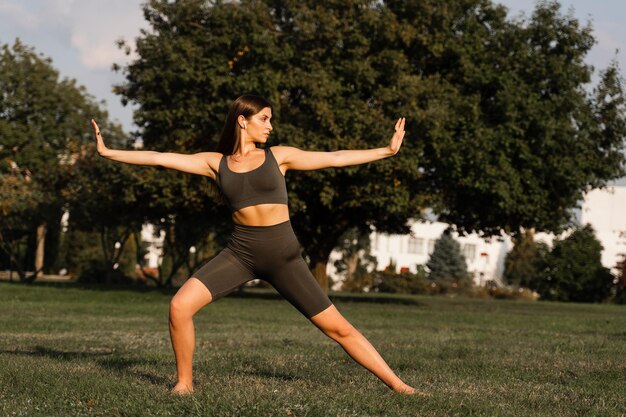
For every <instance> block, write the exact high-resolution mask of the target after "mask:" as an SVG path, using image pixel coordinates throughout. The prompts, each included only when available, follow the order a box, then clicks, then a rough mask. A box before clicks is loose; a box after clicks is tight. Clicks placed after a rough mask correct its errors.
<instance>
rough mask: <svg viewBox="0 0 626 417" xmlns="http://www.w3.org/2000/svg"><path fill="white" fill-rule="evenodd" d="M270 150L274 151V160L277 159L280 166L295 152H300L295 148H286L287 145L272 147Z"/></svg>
mask: <svg viewBox="0 0 626 417" xmlns="http://www.w3.org/2000/svg"><path fill="white" fill-rule="evenodd" d="M270 150H271V151H272V154H273V155H274V158H276V161H277V162H278V163H279V164H282V163H283V161H284V160H285V158H286V157H288V156H289V155H291V154H292V153H293V152H297V151H299V149H298V148H296V147H295V146H285V145H275V146H271V147H270Z"/></svg>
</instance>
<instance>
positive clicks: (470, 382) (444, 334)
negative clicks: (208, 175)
mask: <svg viewBox="0 0 626 417" xmlns="http://www.w3.org/2000/svg"><path fill="white" fill-rule="evenodd" d="M268 295H270V294H269V293H267V292H265V293H260V294H253V295H252V296H247V297H227V298H225V299H223V300H220V301H218V302H216V303H215V304H213V305H210V306H208V307H207V308H205V309H204V310H203V311H201V312H200V313H199V314H198V315H197V317H196V320H195V323H196V347H197V348H196V357H195V388H196V393H195V394H194V395H192V396H189V397H177V396H173V395H171V394H169V393H168V389H169V388H170V387H171V385H172V384H173V383H174V376H175V374H174V358H173V354H172V351H171V347H170V342H169V335H168V330H167V311H168V302H169V299H170V297H171V295H166V294H162V293H159V292H157V291H152V292H137V291H130V290H110V291H99V290H95V289H81V288H76V287H62V286H30V287H26V286H21V285H13V284H9V283H0V305H1V306H2V315H1V316H0V415H1V416H83V415H84V416H196V415H197V416H200V415H202V416H228V415H233V416H234V415H237V416H411V415H416V416H457V415H458V416H496V415H502V416H623V415H626V400H625V398H626V308H624V307H623V306H614V305H583V304H560V303H543V302H520V301H497V300H477V299H461V298H457V299H447V298H442V297H426V296H425V297H409V296H402V297H389V296H386V297H385V296H378V297H372V296H369V297H367V296H362V297H360V296H359V297H348V296H341V295H337V296H336V297H335V298H334V301H335V304H336V305H337V307H338V308H339V310H340V311H342V312H343V314H344V315H345V316H346V317H347V318H348V320H350V321H351V322H352V323H353V324H354V325H355V326H356V327H357V328H358V329H360V330H361V332H362V333H363V334H364V335H365V336H366V337H368V338H369V339H370V341H371V342H372V343H373V344H374V346H376V347H377V348H378V349H379V351H380V352H381V354H382V355H383V357H384V358H386V359H387V361H388V363H389V364H390V365H391V367H392V368H393V369H394V370H396V372H397V373H398V374H399V375H400V376H401V377H402V378H403V379H405V380H406V381H407V382H408V383H409V384H412V385H414V386H415V387H416V388H418V389H420V390H422V391H427V392H429V393H431V394H432V395H431V396H430V397H426V398H422V397H416V396H412V397H407V396H403V395H399V394H395V393H392V392H390V391H389V390H388V389H387V388H386V387H385V386H384V385H383V384H382V383H381V382H379V381H378V379H376V378H375V377H374V376H373V375H371V374H369V373H368V372H367V371H365V370H364V369H362V368H361V367H360V366H358V365H357V364H355V363H354V362H352V360H351V359H350V358H349V357H348V356H347V355H346V354H345V353H344V351H343V350H342V349H341V348H340V347H339V346H338V345H336V344H335V343H334V342H332V341H331V340H330V339H327V338H326V337H325V336H324V335H323V334H322V333H320V332H319V330H317V329H316V328H315V327H313V326H312V325H311V324H310V323H309V322H308V321H307V320H306V319H305V318H304V317H302V316H301V315H300V314H299V313H298V312H297V311H296V310H295V309H294V308H293V307H291V306H290V305H289V304H288V303H287V302H285V301H283V300H281V299H276V298H273V297H268Z"/></svg>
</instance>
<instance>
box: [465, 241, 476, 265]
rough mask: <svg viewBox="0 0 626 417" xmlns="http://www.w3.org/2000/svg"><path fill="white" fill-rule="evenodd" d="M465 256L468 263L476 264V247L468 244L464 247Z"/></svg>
mask: <svg viewBox="0 0 626 417" xmlns="http://www.w3.org/2000/svg"><path fill="white" fill-rule="evenodd" d="M463 256H465V260H466V261H467V262H474V259H476V245H474V244H471V243H467V244H465V245H463Z"/></svg>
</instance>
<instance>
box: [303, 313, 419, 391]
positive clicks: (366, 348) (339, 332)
mask: <svg viewBox="0 0 626 417" xmlns="http://www.w3.org/2000/svg"><path fill="white" fill-rule="evenodd" d="M310 320H311V321H312V322H313V324H315V325H316V326H317V327H318V328H319V329H320V330H321V331H322V332H324V334H326V336H328V337H330V338H331V339H333V340H334V341H336V342H337V343H339V344H340V345H341V347H342V348H343V350H345V351H346V353H347V354H348V355H350V356H351V357H352V359H354V360H355V361H356V362H357V363H359V364H360V365H362V366H363V367H364V368H365V369H367V370H368V371H370V372H372V373H373V374H374V375H376V376H377V377H378V378H379V379H380V380H381V381H383V382H384V383H385V384H386V385H387V386H388V387H389V388H391V389H392V390H394V391H397V392H401V393H404V394H414V393H415V389H414V388H413V387H411V386H409V385H407V384H405V383H404V382H403V381H402V380H401V379H400V378H398V376H397V375H396V374H395V373H394V372H393V371H392V370H391V368H389V365H387V363H386V362H385V360H384V359H383V358H382V357H381V356H380V354H379V353H378V352H377V351H376V349H374V346H372V344H371V343H370V342H369V341H368V340H367V339H366V338H365V337H364V336H363V335H362V334H361V333H360V332H359V331H358V330H357V329H355V328H354V327H353V326H352V325H351V324H350V323H349V322H348V321H347V320H346V319H345V318H344V317H343V316H342V315H341V313H339V311H338V310H337V308H336V307H335V306H334V305H331V306H330V307H328V308H327V309H326V310H324V311H322V312H321V313H318V314H316V315H315V316H313V317H311V319H310Z"/></svg>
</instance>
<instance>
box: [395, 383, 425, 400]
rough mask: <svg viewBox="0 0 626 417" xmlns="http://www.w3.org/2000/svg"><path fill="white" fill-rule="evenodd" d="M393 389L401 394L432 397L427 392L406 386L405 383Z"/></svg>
mask: <svg viewBox="0 0 626 417" xmlns="http://www.w3.org/2000/svg"><path fill="white" fill-rule="evenodd" d="M391 389H392V390H394V391H395V392H398V393H400V394H405V395H419V396H420V397H430V394H428V393H427V392H423V391H418V390H416V389H415V388H413V387H412V386H410V385H407V384H404V383H403V384H402V385H398V386H396V387H392V388H391Z"/></svg>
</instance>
